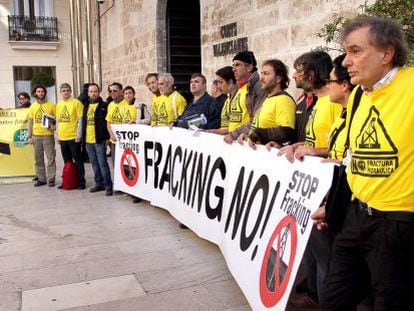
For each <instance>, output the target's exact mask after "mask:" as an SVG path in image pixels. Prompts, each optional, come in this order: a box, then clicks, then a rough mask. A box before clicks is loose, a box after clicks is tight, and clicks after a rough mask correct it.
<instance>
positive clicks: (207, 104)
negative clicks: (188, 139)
mask: <svg viewBox="0 0 414 311" xmlns="http://www.w3.org/2000/svg"><path fill="white" fill-rule="evenodd" d="M201 114H204V116H205V117H206V119H207V123H205V124H202V125H200V126H199V128H201V129H217V128H219V127H220V110H219V107H218V105H217V102H216V100H215V99H214V98H213V97H211V96H210V95H209V94H208V93H207V92H205V93H204V95H203V96H201V97H200V98H199V99H198V100H197V101H196V102H194V101H192V102H191V103H189V104H188V105H187V107H185V110H184V112H183V114H182V115H181V116H180V117H178V119H177V121H176V122H175V123H174V125H175V126H177V127H182V128H188V121H189V120H191V119H194V118H197V117H200V116H201Z"/></svg>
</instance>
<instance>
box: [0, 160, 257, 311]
mask: <svg viewBox="0 0 414 311" xmlns="http://www.w3.org/2000/svg"><path fill="white" fill-rule="evenodd" d="M86 171H87V172H88V175H87V180H89V183H88V186H90V185H91V180H92V177H91V167H90V165H89V164H87V165H86ZM58 172H61V165H59V168H58ZM118 276H125V277H126V279H129V280H130V278H128V276H133V277H134V278H135V279H136V282H137V284H138V287H139V286H140V287H142V289H143V290H144V292H143V295H142V293H141V294H140V293H138V292H135V294H136V295H135V294H134V293H132V294H131V293H130V295H129V296H128V295H125V292H123V293H120V294H119V297H116V295H115V297H113V295H112V296H111V294H110V293H113V292H114V290H113V289H111V288H109V289H108V288H106V289H105V286H104V285H102V288H100V289H99V291H102V296H103V301H105V300H108V299H109V300H114V299H115V301H109V302H103V303H99V304H93V305H89V306H88V304H90V303H87V301H88V296H92V295H89V294H88V292H87V291H85V295H84V296H86V298H85V297H84V298H83V299H79V297H77V298H76V297H66V299H67V300H68V301H67V302H66V303H67V304H66V305H67V306H71V307H70V308H69V309H70V310H79V311H80V310H240V311H242V310H250V307H249V306H248V304H247V301H246V300H245V298H244V296H243V294H242V293H241V291H240V289H239V288H238V286H237V285H236V283H235V281H234V279H233V277H232V276H231V275H230V273H229V271H228V270H227V268H226V265H225V263H224V259H223V257H222V255H221V253H220V251H219V249H218V247H216V246H215V245H214V244H211V243H209V242H207V241H205V240H202V239H200V238H198V237H197V236H196V235H195V234H193V233H192V232H191V231H190V230H182V229H179V228H178V223H177V221H176V220H175V219H174V218H173V217H172V216H170V214H169V213H167V212H165V211H164V210H162V209H159V208H154V207H152V206H149V205H148V204H147V203H139V204H132V202H131V199H130V198H129V197H127V196H124V195H120V196H113V197H105V196H104V193H103V192H100V193H94V194H91V193H89V192H88V191H87V190H84V191H79V190H71V191H62V190H58V189H57V188H48V187H40V188H34V187H33V185H32V184H19V185H0V297H1V299H0V310H1V311H3V310H4V311H11V310H20V309H22V310H30V309H31V308H32V309H34V308H35V306H36V304H38V305H39V306H40V307H39V309H40V310H46V309H48V308H49V307H50V309H51V310H53V302H52V303H51V302H50V301H39V300H41V299H45V298H44V297H43V298H42V294H41V293H39V292H38V291H30V290H34V289H41V288H48V287H54V286H58V285H66V284H72V283H79V284H78V285H79V286H81V285H82V284H83V285H85V284H89V283H84V282H87V281H92V280H100V281H98V282H101V283H104V282H105V279H108V278H112V277H118ZM122 279H123V278H121V279H120V281H121V282H122ZM107 283H108V282H107ZM110 283H113V282H110ZM99 286H101V285H99ZM99 286H98V288H99ZM50 290H54V293H55V294H56V292H59V293H60V294H62V293H63V296H65V295H66V296H67V295H69V294H68V293H67V292H65V291H67V287H65V286H63V287H61V288H55V289H53V288H52V289H46V290H44V291H49V292H50ZM44 291H43V292H44ZM81 291H82V290H81ZM56 295H57V296H58V294H56ZM22 296H23V297H24V299H26V298H27V300H24V299H23V300H24V301H23V303H22ZM46 296H47V295H46ZM128 297H129V298H128ZM131 297H132V298H131ZM29 298H30V299H29ZM118 298H119V299H118ZM59 299H60V298H55V299H51V300H54V302H55V303H56V304H58V303H59V302H60V303H61V302H62V301H59ZM85 299H86V300H85ZM56 300H57V301H56ZM78 300H79V302H77V301H78ZM85 301H86V302H85ZM90 301H92V300H90ZM101 301H102V300H101ZM71 303H72V304H71ZM50 304H52V306H50ZM63 305H65V304H63ZM76 305H77V307H74V308H72V306H76ZM29 307H31V308H29ZM66 309H67V308H66Z"/></svg>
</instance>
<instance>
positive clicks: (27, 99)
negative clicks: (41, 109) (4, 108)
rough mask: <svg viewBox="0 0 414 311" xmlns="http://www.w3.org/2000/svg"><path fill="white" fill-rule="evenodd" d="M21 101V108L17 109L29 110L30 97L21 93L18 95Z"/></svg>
mask: <svg viewBox="0 0 414 311" xmlns="http://www.w3.org/2000/svg"><path fill="white" fill-rule="evenodd" d="M17 99H18V100H19V106H18V107H17V108H29V107H30V95H29V94H27V93H26V92H20V93H19V94H17Z"/></svg>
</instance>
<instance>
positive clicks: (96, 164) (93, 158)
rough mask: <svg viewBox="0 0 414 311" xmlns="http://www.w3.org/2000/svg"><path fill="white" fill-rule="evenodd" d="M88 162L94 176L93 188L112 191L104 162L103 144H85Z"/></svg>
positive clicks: (109, 176) (109, 174) (107, 167)
mask: <svg viewBox="0 0 414 311" xmlns="http://www.w3.org/2000/svg"><path fill="white" fill-rule="evenodd" d="M86 151H87V152H88V157H89V161H90V162H91V164H92V169H93V174H94V175H95V177H94V179H95V187H105V189H107V190H109V189H112V180H111V172H110V171H109V166H108V162H107V161H106V147H105V142H102V143H99V144H88V143H87V144H86Z"/></svg>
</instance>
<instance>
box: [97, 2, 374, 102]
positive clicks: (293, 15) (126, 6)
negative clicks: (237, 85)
mask: <svg viewBox="0 0 414 311" xmlns="http://www.w3.org/2000/svg"><path fill="white" fill-rule="evenodd" d="M178 2H182V1H178ZM364 2H365V0H348V1H340V0H200V1H198V0H188V1H187V3H185V5H186V8H181V9H180V10H174V8H172V7H173V6H174V5H175V4H174V3H177V1H175V0H169V1H168V0H158V1H153V0H119V1H110V0H107V1H105V2H104V3H102V4H101V5H100V6H101V7H100V11H101V12H105V11H106V10H107V11H106V13H105V15H104V16H103V17H102V18H101V34H102V37H101V42H102V82H103V85H104V86H106V85H108V83H110V82H112V81H119V82H121V83H123V84H124V85H126V84H129V85H132V86H134V87H136V89H137V91H138V92H137V93H138V94H137V97H138V99H140V100H142V101H144V102H149V98H150V94H148V91H147V90H146V88H145V86H144V77H145V74H146V73H148V72H154V71H158V72H165V71H169V70H170V69H171V67H172V66H173V65H174V64H173V63H171V58H172V53H171V45H174V40H175V39H174V38H172V32H173V30H171V29H172V28H173V27H176V25H173V24H171V23H172V22H171V21H173V20H174V19H178V20H181V17H183V16H188V15H190V16H193V17H197V10H196V9H197V8H196V9H194V7H197V5H198V4H199V20H198V19H197V18H194V19H192V20H190V21H184V22H185V23H184V24H183V23H182V24H181V25H180V21H178V22H177V21H176V23H177V24H178V26H177V27H178V28H180V27H181V28H182V33H181V35H182V40H184V41H185V31H186V29H192V28H194V27H196V23H199V25H200V45H199V48H200V49H199V53H200V66H201V71H202V73H203V74H205V75H206V76H207V78H208V80H209V81H211V80H212V79H214V72H215V70H217V69H218V68H220V67H222V66H226V65H231V60H232V57H233V55H234V52H233V51H234V49H237V48H243V47H248V49H250V50H252V51H254V53H255V55H256V58H257V60H258V62H259V64H260V62H262V61H263V60H265V59H267V58H279V59H281V60H282V61H283V62H285V63H286V64H287V65H288V66H289V67H292V64H293V61H294V59H295V58H296V57H297V56H299V55H300V54H301V53H303V52H307V51H310V50H311V49H314V48H315V47H317V46H321V45H323V40H322V39H320V38H317V36H316V35H315V34H316V33H317V32H318V31H320V29H321V28H322V26H323V25H324V24H325V23H327V22H329V21H330V20H331V19H332V17H333V15H334V14H335V13H341V14H344V15H347V16H352V15H354V14H356V12H357V9H358V7H359V6H360V5H361V4H363V3H364ZM371 2H372V1H371ZM174 14H175V15H174ZM192 23H193V24H192ZM183 32H184V33H183ZM178 40H181V39H178ZM186 48H187V47H186V46H185V44H184V46H183V48H182V50H185V49H186ZM94 51H95V52H96V51H97V49H96V48H95V49H94ZM184 53H185V52H184ZM333 56H334V54H333ZM178 62H179V61H178ZM185 66H186V65H185V64H183V65H182V67H185ZM172 73H173V74H174V72H172ZM291 91H292V93H295V92H296V90H294V89H293V88H291Z"/></svg>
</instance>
